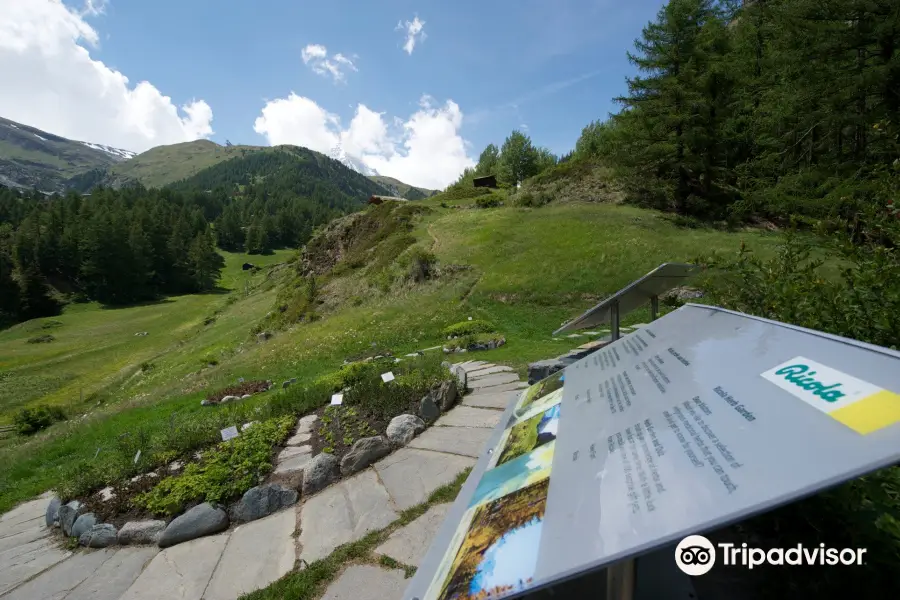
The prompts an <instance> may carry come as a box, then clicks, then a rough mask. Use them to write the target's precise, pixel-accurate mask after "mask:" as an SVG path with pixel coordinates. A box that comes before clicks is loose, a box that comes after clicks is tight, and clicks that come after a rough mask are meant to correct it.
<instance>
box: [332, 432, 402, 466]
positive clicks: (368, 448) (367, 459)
mask: <svg viewBox="0 0 900 600" xmlns="http://www.w3.org/2000/svg"><path fill="white" fill-rule="evenodd" d="M390 452H391V445H390V444H388V442H387V440H386V439H384V438H383V437H381V436H380V435H376V436H373V437H367V438H362V439H359V440H356V443H354V444H353V447H352V448H350V451H349V452H348V453H347V454H345V455H344V458H342V459H341V474H342V475H350V474H352V473H356V472H357V471H361V470H363V469H365V468H366V467H368V466H369V465H371V464H372V463H373V462H375V461H376V460H378V459H379V458H381V457H382V456H387V455H388V454H390Z"/></svg>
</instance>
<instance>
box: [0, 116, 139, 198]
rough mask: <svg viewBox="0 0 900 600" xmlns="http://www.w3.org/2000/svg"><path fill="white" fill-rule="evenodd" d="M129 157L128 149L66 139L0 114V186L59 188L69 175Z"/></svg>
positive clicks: (65, 184) (55, 189) (132, 154)
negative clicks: (5, 117)
mask: <svg viewBox="0 0 900 600" xmlns="http://www.w3.org/2000/svg"><path fill="white" fill-rule="evenodd" d="M132 156H134V153H133V152H129V151H128V150H120V149H118V148H110V147H108V146H103V145H100V144H92V143H90V142H78V141H74V140H69V139H66V138H64V137H60V136H58V135H54V134H52V133H47V132H46V131H41V130H40V129H36V128H34V127H30V126H28V125H23V124H21V123H16V122H14V121H10V120H8V119H4V118H2V117H0V185H5V186H7V187H22V188H34V187H36V188H38V189H39V190H42V191H47V192H55V191H62V190H63V189H65V188H66V186H67V180H68V179H69V178H71V177H73V176H76V175H79V174H81V173H84V172H88V171H91V170H95V169H106V168H107V167H110V166H113V165H116V164H117V163H120V162H122V161H124V160H127V159H128V158H130V157H132Z"/></svg>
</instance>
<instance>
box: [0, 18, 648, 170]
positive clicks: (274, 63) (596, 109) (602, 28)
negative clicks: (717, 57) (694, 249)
mask: <svg viewBox="0 0 900 600" xmlns="http://www.w3.org/2000/svg"><path fill="white" fill-rule="evenodd" d="M661 4H662V2H661V0H635V1H633V2H630V3H622V2H613V1H611V0H553V1H538V0H520V1H517V2H511V1H503V2H470V1H461V2H454V3H449V2H412V1H406V0H396V1H390V0H389V1H381V2H365V3H364V2H349V1H347V0H332V1H331V2H305V1H296V0H295V1H286V0H257V1H255V2H222V1H221V0H219V1H218V2H214V1H213V0H181V1H178V2H176V1H174V0H155V1H153V2H146V1H144V0H109V1H106V2H103V1H101V0H91V1H89V2H88V3H85V2H83V1H81V0H78V1H74V2H69V1H67V2H66V6H65V8H63V9H62V10H65V9H66V8H67V9H68V10H67V11H66V14H64V13H63V12H61V9H60V6H61V5H59V0H0V31H4V28H5V29H7V30H9V29H10V27H11V28H12V30H13V31H15V30H16V28H17V27H18V35H19V37H20V38H21V39H20V40H19V43H18V44H16V43H13V42H9V41H8V42H7V43H6V47H5V48H4V42H3V41H2V40H0V75H2V76H4V77H5V78H7V76H8V78H12V79H13V81H16V82H19V83H20V84H21V85H23V86H24V90H26V91H29V92H30V93H29V94H27V95H26V94H25V93H24V92H23V93H19V94H16V93H13V92H9V91H8V88H7V91H2V90H0V116H4V117H7V118H11V119H13V120H22V121H24V122H26V123H28V124H30V125H34V126H37V127H40V128H43V129H47V130H49V131H51V132H53V133H58V134H60V135H65V136H67V137H74V138H75V139H85V140H87V141H92V142H99V143H105V144H109V145H121V146H122V147H126V148H129V149H133V150H138V151H142V150H146V149H147V148H149V147H151V146H153V145H158V144H160V143H172V142H174V141H184V140H186V139H194V138H196V137H210V138H211V139H213V140H215V141H217V142H220V143H224V142H225V140H226V139H227V140H230V141H231V142H233V143H245V144H267V143H282V142H286V141H291V142H293V143H297V142H308V143H306V144H302V145H310V146H311V147H312V146H315V145H319V146H321V148H315V149H317V150H322V149H324V148H325V146H326V145H329V144H331V143H332V142H333V141H335V140H337V141H338V142H339V144H340V145H341V146H343V148H344V151H345V152H346V153H349V154H352V155H353V156H354V157H355V158H358V159H359V160H360V161H361V162H362V163H364V164H365V165H366V166H367V167H370V168H376V169H377V170H378V171H379V172H383V171H394V172H386V173H384V174H389V175H390V174H393V175H394V176H398V175H402V176H405V177H406V178H407V179H409V178H412V179H417V180H418V181H414V182H413V183H418V184H420V185H421V184H424V183H428V184H431V185H435V184H438V183H442V184H446V183H449V181H447V180H448V179H449V180H452V179H453V177H452V176H451V174H452V173H453V172H458V171H459V170H461V168H462V167H463V166H465V164H467V163H466V161H467V160H469V161H471V160H472V159H477V156H478V153H479V152H480V151H481V150H482V149H483V148H484V146H485V145H486V144H488V143H490V142H494V143H496V144H498V145H499V144H500V143H502V141H503V139H504V138H505V136H506V135H508V134H509V132H510V131H511V130H512V129H513V128H523V127H524V128H527V133H528V134H529V135H530V136H531V137H532V139H533V141H534V142H535V144H537V145H541V146H547V147H548V148H550V149H551V150H552V151H554V152H556V153H564V152H566V151H568V150H569V149H571V148H572V147H573V146H574V143H575V140H576V139H577V137H578V134H579V133H580V131H581V128H582V127H584V125H586V124H587V123H588V122H590V121H591V120H593V119H597V118H603V117H605V116H606V114H607V113H608V112H609V111H610V110H614V104H613V103H612V98H613V97H614V96H616V95H617V94H621V93H622V92H623V91H624V85H625V84H624V81H625V76H626V75H628V74H630V73H631V72H632V69H631V67H630V66H629V64H628V62H627V59H626V56H625V52H626V50H628V49H630V48H631V47H632V42H633V40H634V38H635V37H637V36H639V35H640V30H641V28H642V27H643V25H644V24H646V22H647V21H648V20H651V19H652V18H653V17H654V16H655V14H656V12H657V11H658V9H659V7H660V6H661ZM57 21H59V23H58V24H56V25H54V24H55V23H56V22H57ZM29 22H34V23H39V24H40V27H48V28H50V27H52V31H49V32H44V35H43V36H42V38H41V39H38V37H37V36H35V39H30V38H28V35H29V34H27V33H25V31H26V30H27V28H26V27H25V25H27V24H28V23H29ZM413 22H415V23H420V24H421V32H420V33H419V34H418V35H417V36H416V39H415V45H414V47H413V48H411V52H408V51H407V50H410V48H409V47H407V48H406V49H405V48H404V44H405V43H406V40H407V33H408V31H407V28H406V27H405V24H407V23H413ZM48 23H49V25H48ZM398 24H399V25H400V27H399V28H398ZM73 32H75V33H73ZM422 33H424V38H423V37H422ZM0 37H2V36H0ZM12 37H13V38H14V37H15V36H12ZM57 38H58V40H59V44H58V45H59V48H56V49H55V51H54V50H53V49H50V50H48V49H47V46H48V42H47V41H46V40H47V39H51V40H52V39H57ZM75 44H77V45H78V46H79V47H81V48H83V49H85V51H86V53H87V54H88V56H87V57H85V56H83V55H80V54H79V51H78V50H75V49H73V48H74V45H75ZM322 47H324V50H323V48H322ZM22 48H26V49H27V51H26V50H23V49H22ZM60 48H62V49H60ZM310 48H312V51H311V52H310V51H309V50H310ZM304 50H308V52H307V53H306V55H307V58H308V60H307V61H306V62H304ZM54 52H55V53H54ZM65 52H69V53H70V54H72V56H68V55H66V54H65ZM337 57H340V58H337ZM325 61H327V62H325ZM347 61H349V62H347ZM350 63H352V66H353V68H350ZM98 64H99V65H102V68H100V69H99V70H100V71H102V73H101V74H100V75H96V73H95V72H96V71H98V67H97V65H98ZM329 67H331V68H332V71H331V72H329ZM79 68H82V69H88V68H90V70H91V73H90V74H88V75H86V76H85V77H81V78H79V81H74V79H76V78H75V77H74V76H73V75H72V76H69V75H67V74H71V73H75V72H77V69H79ZM103 69H105V71H104V70H103ZM354 69H355V70H354ZM335 72H337V73H340V78H339V79H336V78H335V75H334V73H335ZM110 73H112V74H110ZM116 74H120V75H121V76H124V77H127V79H128V82H127V83H121V81H118V80H117V77H116V76H115V75H116ZM8 78H7V80H9V79H8ZM42 78H43V79H42ZM94 78H98V79H97V81H98V83H97V84H96V85H95V86H94V88H96V89H94V90H93V91H92V90H91V89H89V88H90V87H91V86H90V85H88V84H86V83H85V82H84V80H85V79H88V80H92V79H94ZM68 79H73V81H67V80H68ZM119 79H120V77H119ZM60 80H63V81H60ZM110 81H112V82H113V83H109V82H110ZM140 82H147V84H146V85H145V86H144V87H143V88H141V89H140V90H137V91H135V87H136V86H138V84H139V83H140ZM67 86H68V87H67ZM120 88H121V89H120ZM103 90H105V92H104V91H103ZM110 90H112V91H110ZM292 93H293V94H295V98H299V99H303V100H302V101H301V100H292V101H291V102H288V101H287V100H289V99H291V94H292ZM424 95H427V96H429V97H430V98H427V99H426V100H425V101H423V96H424ZM119 96H121V97H122V98H121V99H120V98H119ZM35 98H37V99H38V100H35ZM279 100H285V102H282V103H278V102H277V101H279ZM199 101H202V103H200V104H195V105H193V108H194V110H193V112H190V111H189V113H186V112H185V111H184V109H183V107H185V106H191V102H199ZM448 101H452V103H453V104H452V105H451V104H448ZM54 102H55V103H56V104H55V105H54V104H53V103H54ZM268 103H274V104H271V107H272V110H271V111H269V112H267V113H265V119H264V122H263V123H262V124H260V123H259V122H258V119H260V117H261V115H263V114H264V109H265V108H266V107H267V105H268ZM60 104H63V105H65V108H64V109H63V110H62V112H63V113H65V114H62V115H55V114H53V113H57V112H60V110H59V109H54V108H53V107H54V106H59V105H60ZM359 105H363V106H364V107H366V109H367V111H363V112H364V114H363V115H362V117H361V118H360V119H359V122H358V123H356V124H355V125H356V126H354V127H351V121H352V120H353V118H354V116H355V115H357V114H358V113H359V112H360V108H359ZM276 109H277V110H276ZM317 109H318V112H317ZM173 111H174V115H173ZM210 112H211V121H210V119H209V116H210V115H209V114H208V113H210ZM189 114H190V116H188V115H189ZM416 115H418V117H416ZM17 117H18V118H17ZM317 119H318V121H321V123H319V122H318V121H316V120H317ZM404 124H405V126H404ZM317 128H318V129H317ZM210 130H212V131H213V132H214V133H210ZM351 130H352V132H351ZM260 132H262V133H260ZM342 132H343V134H344V135H342ZM423 132H424V133H423ZM89 136H92V137H89ZM416 136H419V137H416ZM411 137H415V138H416V139H419V140H420V141H419V142H410V138H411ZM410 154H415V156H410ZM436 165H440V166H436ZM429 170H432V171H435V172H434V173H432V174H430V175H429V174H428V173H426V171H429ZM401 178H402V177H401Z"/></svg>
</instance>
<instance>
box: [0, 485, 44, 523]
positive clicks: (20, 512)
mask: <svg viewBox="0 0 900 600" xmlns="http://www.w3.org/2000/svg"><path fill="white" fill-rule="evenodd" d="M48 504H50V497H49V496H47V495H46V494H44V495H43V496H41V497H39V498H35V499H34V500H29V501H28V502H23V503H22V504H20V505H18V506H17V507H15V508H14V509H12V510H11V511H9V512H6V513H4V514H3V515H0V531H2V528H3V527H4V526H6V525H13V524H16V523H21V522H22V521H30V520H32V519H36V518H38V517H40V516H43V515H46V514H47V505H48Z"/></svg>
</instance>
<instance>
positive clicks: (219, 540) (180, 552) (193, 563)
mask: <svg viewBox="0 0 900 600" xmlns="http://www.w3.org/2000/svg"><path fill="white" fill-rule="evenodd" d="M227 542H228V534H227V533H222V534H219V535H211V536H207V537H202V538H197V539H196V540H191V541H189V542H185V543H183V544H178V545H177V546H172V547H171V548H166V549H165V550H163V551H162V552H160V553H159V554H157V555H156V556H154V557H153V560H151V561H150V564H149V565H147V568H146V569H144V572H143V573H141V574H140V576H139V577H138V578H137V579H136V580H135V582H134V583H133V584H131V587H129V588H128V589H127V590H126V591H125V593H124V594H123V595H122V599H121V600H158V599H159V598H166V599H167V600H174V599H176V598H177V599H180V600H200V598H202V597H203V592H204V590H206V586H207V585H208V584H209V579H210V577H212V573H213V569H215V568H216V564H218V562H219V558H220V557H221V556H222V551H223V550H225V544H226V543H227Z"/></svg>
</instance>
